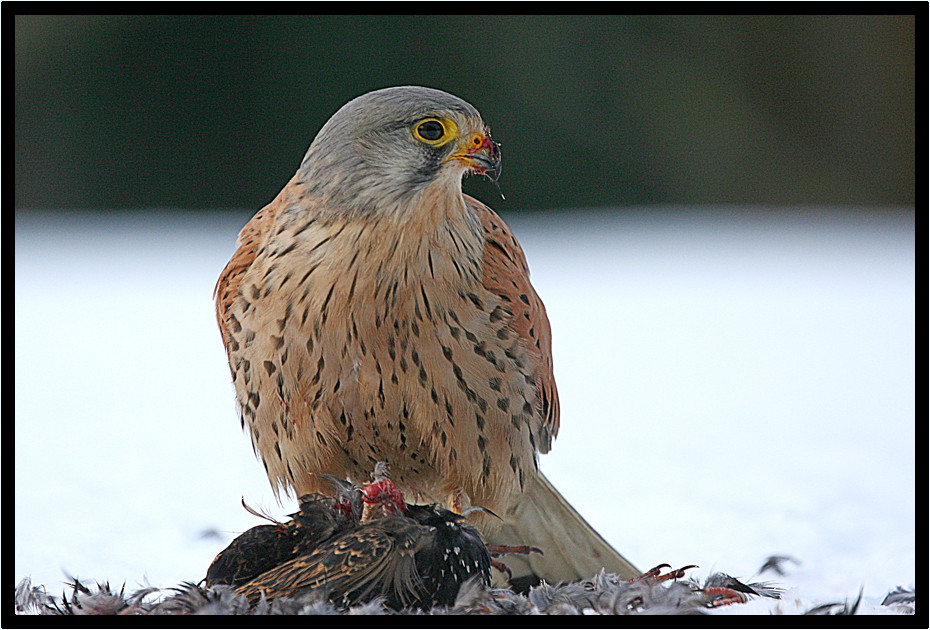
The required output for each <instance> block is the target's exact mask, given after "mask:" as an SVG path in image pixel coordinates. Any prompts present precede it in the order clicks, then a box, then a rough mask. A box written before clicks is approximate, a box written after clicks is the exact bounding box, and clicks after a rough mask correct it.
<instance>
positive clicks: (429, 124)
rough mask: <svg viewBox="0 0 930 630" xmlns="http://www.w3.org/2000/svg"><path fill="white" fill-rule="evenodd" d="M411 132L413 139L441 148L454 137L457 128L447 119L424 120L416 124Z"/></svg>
mask: <svg viewBox="0 0 930 630" xmlns="http://www.w3.org/2000/svg"><path fill="white" fill-rule="evenodd" d="M411 131H412V133H413V137H414V138H416V139H417V140H419V141H420V142H425V143H426V144H429V145H432V146H434V147H441V146H442V145H444V144H446V143H447V142H449V141H450V140H452V139H453V138H454V137H455V135H456V132H457V131H458V127H457V126H456V124H455V123H454V122H452V121H451V120H449V119H447V118H444V119H440V118H424V119H423V120H421V121H419V122H418V123H416V124H415V125H414V126H413V128H412V129H411Z"/></svg>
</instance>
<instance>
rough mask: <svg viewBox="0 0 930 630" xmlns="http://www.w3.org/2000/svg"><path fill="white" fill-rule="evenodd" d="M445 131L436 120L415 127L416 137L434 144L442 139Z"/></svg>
mask: <svg viewBox="0 0 930 630" xmlns="http://www.w3.org/2000/svg"><path fill="white" fill-rule="evenodd" d="M445 132H446V130H445V128H444V127H443V126H442V123H441V122H439V121H438V120H426V121H424V122H421V123H420V124H419V125H417V136H419V137H420V139H422V140H426V141H427V142H436V141H437V140H440V139H442V136H443V134H445Z"/></svg>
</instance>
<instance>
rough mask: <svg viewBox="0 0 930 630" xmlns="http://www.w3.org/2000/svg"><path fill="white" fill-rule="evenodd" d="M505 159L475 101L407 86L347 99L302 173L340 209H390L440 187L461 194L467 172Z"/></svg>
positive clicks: (314, 193)
mask: <svg viewBox="0 0 930 630" xmlns="http://www.w3.org/2000/svg"><path fill="white" fill-rule="evenodd" d="M500 164H501V156H500V148H499V147H498V145H497V144H496V143H495V142H494V141H493V140H491V136H490V133H489V131H488V127H487V125H485V123H484V121H483V120H482V119H481V115H480V114H479V113H478V111H477V110H476V109H475V108H474V107H472V106H471V105H470V104H468V103H466V102H465V101H463V100H462V99H460V98H458V97H457V96H453V95H452V94H448V93H446V92H443V91H441V90H435V89H432V88H425V87H415V86H404V87H391V88H385V89H382V90H376V91H374V92H369V93H367V94H363V95H362V96H359V97H358V98H355V99H353V100H351V101H349V102H348V103H346V104H345V105H343V106H342V108H341V109H339V111H337V112H336V113H335V114H333V116H332V118H330V119H329V121H327V123H326V124H325V125H323V128H322V129H320V132H319V133H318V134H317V136H316V138H315V139H314V140H313V143H312V144H311V145H310V149H309V150H308V151H307V154H306V156H305V157H304V160H303V162H302V163H301V166H300V170H299V171H298V177H299V178H300V180H301V182H302V183H303V184H304V185H305V186H306V190H307V194H308V195H309V196H311V197H315V198H317V199H319V200H320V201H322V202H323V203H324V204H325V205H326V206H328V207H331V208H332V209H334V210H338V211H342V212H348V213H352V214H364V213H372V212H376V213H377V212H382V213H383V212H390V211H395V212H396V211H400V210H402V209H404V208H409V207H411V205H412V203H411V202H412V201H413V200H414V198H415V197H416V196H418V195H423V194H425V193H427V192H429V191H432V192H437V189H438V190H439V191H444V192H446V193H449V192H452V193H457V194H458V195H459V196H461V181H462V177H463V176H464V175H465V174H466V173H473V172H477V173H486V172H487V171H489V170H498V169H499V168H500Z"/></svg>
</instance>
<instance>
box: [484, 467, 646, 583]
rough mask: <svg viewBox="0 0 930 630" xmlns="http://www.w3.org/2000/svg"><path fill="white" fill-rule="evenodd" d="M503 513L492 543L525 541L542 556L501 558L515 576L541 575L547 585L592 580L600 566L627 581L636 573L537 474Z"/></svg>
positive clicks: (540, 474) (489, 539) (510, 543)
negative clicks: (536, 548) (541, 553)
mask: <svg viewBox="0 0 930 630" xmlns="http://www.w3.org/2000/svg"><path fill="white" fill-rule="evenodd" d="M502 516H503V520H504V522H503V524H501V525H500V526H499V527H498V528H496V530H495V531H493V532H491V533H490V534H489V535H488V536H487V539H488V543H489V544H492V545H529V546H531V547H538V548H539V549H541V550H542V551H543V555H540V554H536V553H531V554H529V555H526V556H522V555H510V556H507V557H506V558H503V560H504V563H505V564H506V565H507V567H508V568H509V569H510V570H511V571H512V572H513V578H514V579H515V580H516V579H518V578H520V579H526V578H532V577H533V576H535V577H537V578H540V579H543V580H545V581H546V582H549V583H550V584H556V583H558V582H572V581H576V580H581V579H587V578H591V577H593V576H594V575H596V574H597V573H598V572H599V571H600V570H601V569H606V570H607V571H610V572H612V573H617V574H618V575H620V576H621V577H622V578H625V579H631V578H634V577H636V576H638V575H640V571H638V570H637V569H636V567H634V566H633V565H632V564H631V563H630V562H629V561H628V560H627V559H626V558H624V557H623V556H622V555H620V554H619V553H618V552H617V551H616V550H615V549H614V548H613V547H611V546H610V544H609V543H608V542H607V541H606V540H604V539H603V538H602V537H601V535H600V534H598V533H597V532H596V531H594V529H593V528H592V527H591V526H590V525H589V524H588V522H587V521H585V520H584V518H582V516H581V515H580V514H578V512H576V511H575V509H574V508H573V507H572V506H571V505H570V504H569V503H568V501H566V500H565V498H564V497H562V495H561V494H559V492H558V490H556V489H555V487H554V486H553V485H552V484H551V483H550V482H549V480H548V479H546V478H545V476H543V474H542V473H539V474H538V475H536V476H535V478H534V479H533V480H531V481H530V483H529V484H528V485H527V487H526V488H525V489H524V493H523V494H522V495H521V496H520V498H519V499H518V500H517V502H516V503H515V504H514V505H513V506H512V507H511V508H510V509H509V510H508V511H507V512H506V513H505V514H503V515H502Z"/></svg>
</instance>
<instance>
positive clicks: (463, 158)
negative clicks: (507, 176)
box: [445, 129, 501, 175]
mask: <svg viewBox="0 0 930 630" xmlns="http://www.w3.org/2000/svg"><path fill="white" fill-rule="evenodd" d="M450 160H457V161H458V162H460V163H461V164H463V165H464V166H466V167H468V169H469V170H470V171H471V172H475V173H479V174H482V175H483V174H485V173H486V172H487V171H496V172H498V173H500V168H501V149H500V146H498V144H497V143H496V142H494V141H493V140H491V135H490V133H488V130H487V129H485V130H484V131H483V132H481V131H479V132H475V133H473V134H471V135H469V136H466V137H465V138H463V139H462V140H461V141H460V142H459V146H458V147H457V149H456V151H455V152H454V153H453V154H452V155H450V156H449V157H447V158H446V159H445V161H446V162H448V161H450Z"/></svg>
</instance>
